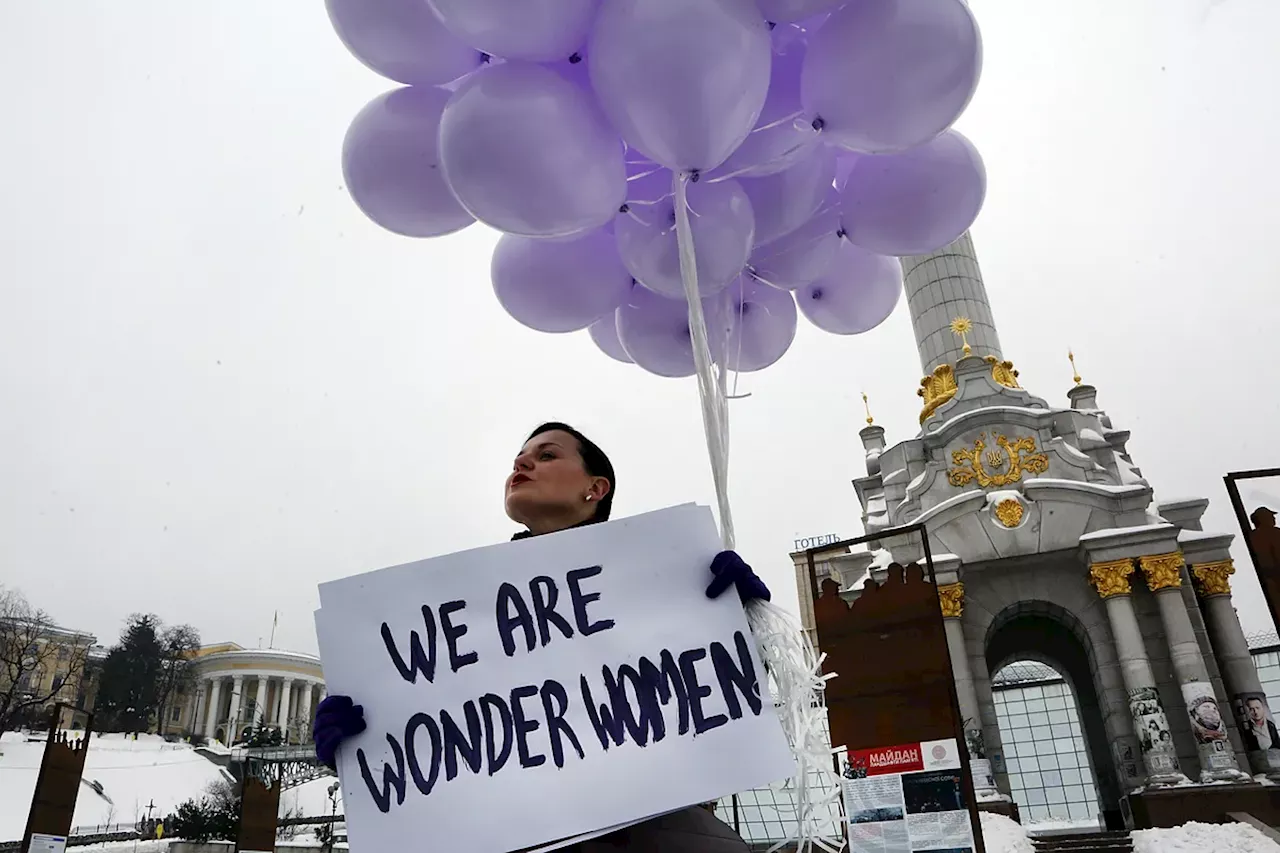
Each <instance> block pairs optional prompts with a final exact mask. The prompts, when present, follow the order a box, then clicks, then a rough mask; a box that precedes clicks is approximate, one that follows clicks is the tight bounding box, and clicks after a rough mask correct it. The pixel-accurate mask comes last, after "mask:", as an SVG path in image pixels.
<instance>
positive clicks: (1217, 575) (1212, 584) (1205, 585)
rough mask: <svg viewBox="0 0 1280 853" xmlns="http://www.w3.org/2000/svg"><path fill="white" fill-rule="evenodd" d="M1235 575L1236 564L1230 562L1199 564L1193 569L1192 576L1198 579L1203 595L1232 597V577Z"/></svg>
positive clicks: (1197, 583) (1197, 582)
mask: <svg viewBox="0 0 1280 853" xmlns="http://www.w3.org/2000/svg"><path fill="white" fill-rule="evenodd" d="M1235 573H1236V567H1235V564H1234V563H1232V562H1231V561H1230V560H1222V561H1220V562H1217V563H1198V564H1197V565H1194V566H1192V567H1191V576H1192V577H1194V578H1195V579H1196V585H1197V586H1198V587H1199V588H1200V594H1201V595H1230V594H1231V576H1232V575H1234V574H1235Z"/></svg>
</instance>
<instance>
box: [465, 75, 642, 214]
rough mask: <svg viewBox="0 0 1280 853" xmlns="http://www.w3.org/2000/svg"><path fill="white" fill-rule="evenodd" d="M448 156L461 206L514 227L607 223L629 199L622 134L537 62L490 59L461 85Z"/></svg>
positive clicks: (568, 84)
mask: <svg viewBox="0 0 1280 853" xmlns="http://www.w3.org/2000/svg"><path fill="white" fill-rule="evenodd" d="M440 158H441V161H442V163H443V165H444V176H445V180H446V181H448V182H449V187H450V188H451V189H452V190H453V193H454V195H456V196H457V197H458V200H459V201H460V202H462V205H463V206H464V207H465V208H466V209H467V210H468V211H470V212H471V215H472V216H474V217H475V218H476V219H479V220H480V221H481V222H484V223H485V224H486V225H492V226H493V227H494V228H498V229H500V230H502V231H506V232H507V233H508V234H519V235H521V236H525V237H562V236H565V235H567V234H574V233H577V232H579V231H586V230H589V229H592V228H599V227H600V226H602V225H604V224H605V223H606V222H608V221H609V220H611V219H612V218H613V216H614V214H616V213H617V212H618V207H619V206H620V205H621V204H622V202H623V200H624V199H625V198H626V192H627V181H626V172H625V170H624V168H623V162H622V144H621V143H620V142H619V141H618V138H617V137H616V136H614V135H613V133H612V131H610V130H609V128H607V127H605V126H604V125H603V124H602V123H601V120H600V117H599V114H598V113H597V111H596V109H595V107H593V106H592V104H591V102H590V100H588V98H587V96H586V95H585V94H584V93H583V91H582V90H581V89H579V88H578V87H577V86H575V85H573V83H571V82H569V81H568V80H566V79H564V78H563V77H561V76H560V75H559V74H557V73H556V72H555V71H552V70H551V69H549V68H546V67H543V66H541V65H534V64H532V63H527V62H506V63H503V64H501V65H493V66H489V67H487V68H483V69H481V70H480V71H479V72H477V73H476V74H474V75H472V76H471V77H470V78H469V79H468V80H467V81H466V82H465V83H464V84H463V85H462V87H461V88H459V89H458V91H457V92H456V93H454V96H453V98H452V99H451V100H450V101H449V104H448V105H447V106H446V107H445V110H444V115H443V117H442V118H441V120H440Z"/></svg>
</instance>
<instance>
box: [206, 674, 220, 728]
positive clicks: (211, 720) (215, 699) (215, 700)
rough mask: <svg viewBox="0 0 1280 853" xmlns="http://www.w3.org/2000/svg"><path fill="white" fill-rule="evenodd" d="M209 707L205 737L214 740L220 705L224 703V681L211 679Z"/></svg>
mask: <svg viewBox="0 0 1280 853" xmlns="http://www.w3.org/2000/svg"><path fill="white" fill-rule="evenodd" d="M208 696H209V707H208V708H207V709H205V723H204V736H205V737H207V738H212V737H213V736H214V734H216V733H217V731H218V705H219V704H221V702H222V679H220V678H211V679H209V692H208Z"/></svg>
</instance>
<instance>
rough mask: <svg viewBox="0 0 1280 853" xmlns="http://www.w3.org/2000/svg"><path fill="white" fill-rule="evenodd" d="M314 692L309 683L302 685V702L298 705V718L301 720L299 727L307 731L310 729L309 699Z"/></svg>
mask: <svg viewBox="0 0 1280 853" xmlns="http://www.w3.org/2000/svg"><path fill="white" fill-rule="evenodd" d="M314 690H315V685H314V684H312V683H311V682H310V681H308V682H305V683H304V684H303V685H302V701H301V703H300V704H299V705H298V717H299V718H300V720H301V723H300V725H302V726H304V727H305V728H307V729H310V728H311V697H312V695H313V691H314Z"/></svg>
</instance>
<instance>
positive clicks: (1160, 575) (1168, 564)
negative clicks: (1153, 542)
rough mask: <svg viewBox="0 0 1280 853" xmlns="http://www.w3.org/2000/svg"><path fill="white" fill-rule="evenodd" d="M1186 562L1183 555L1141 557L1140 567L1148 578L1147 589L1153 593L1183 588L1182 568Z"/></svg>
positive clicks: (1177, 553) (1175, 552) (1139, 559)
mask: <svg viewBox="0 0 1280 853" xmlns="http://www.w3.org/2000/svg"><path fill="white" fill-rule="evenodd" d="M1184 564H1185V561H1184V560H1183V559H1182V554H1181V553H1180V552H1178V551H1174V552H1173V553H1172V554H1157V555H1156V556H1154V557H1139V558H1138V565H1140V566H1141V567H1142V574H1143V575H1145V576H1146V578H1147V588H1148V589H1150V590H1151V591H1152V592H1158V591H1159V590H1162V589H1177V588H1178V587H1180V586H1182V572H1181V569H1182V566H1183V565H1184Z"/></svg>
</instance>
